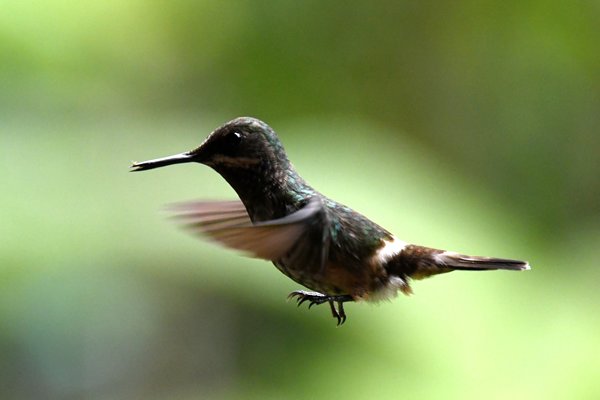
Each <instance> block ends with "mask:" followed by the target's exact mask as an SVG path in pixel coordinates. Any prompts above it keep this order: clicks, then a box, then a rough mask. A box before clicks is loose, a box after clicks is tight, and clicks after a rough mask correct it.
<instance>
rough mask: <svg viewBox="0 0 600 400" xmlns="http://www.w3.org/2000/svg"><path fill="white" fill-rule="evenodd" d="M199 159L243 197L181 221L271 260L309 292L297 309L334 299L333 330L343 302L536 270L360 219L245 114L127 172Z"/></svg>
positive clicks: (197, 208)
mask: <svg viewBox="0 0 600 400" xmlns="http://www.w3.org/2000/svg"><path fill="white" fill-rule="evenodd" d="M192 162H193V163H200V164H204V165H207V166H209V167H211V168H212V169H214V170H215V171H216V172H218V173H219V174H220V175H221V176H222V177H223V178H224V179H225V180H226V181H227V182H228V183H229V185H231V187H232V188H233V189H234V190H235V192H236V193H237V195H238V197H239V200H225V201H198V202H191V203H184V204H181V205H179V206H177V207H176V209H177V211H178V215H177V217H178V218H180V219H181V221H183V223H184V225H185V226H186V227H188V228H190V229H191V230H192V232H194V233H196V234H199V235H201V236H203V237H205V238H207V239H209V240H211V241H213V242H216V243H218V244H220V245H222V246H225V247H228V248H231V249H235V250H238V251H240V252H242V253H245V254H246V255H249V256H251V257H255V258H259V259H264V260H267V261H271V262H272V263H273V264H274V265H275V267H277V269H279V271H281V272H282V273H284V274H285V275H286V276H288V277H289V278H291V279H292V280H294V281H295V282H297V283H299V284H300V285H302V286H304V287H306V288H308V289H310V291H308V290H296V291H293V292H292V293H290V294H289V296H288V298H294V299H295V300H296V301H297V303H298V306H300V305H301V304H302V303H304V302H308V305H309V306H308V308H311V307H312V306H313V305H319V304H324V303H328V304H329V307H330V309H331V314H332V316H333V317H334V318H335V319H336V320H337V325H338V326H339V325H341V324H343V323H344V322H345V321H346V313H345V311H344V303H346V302H357V301H369V302H377V301H380V300H384V299H391V298H393V297H395V296H396V295H397V294H398V292H401V293H403V294H405V295H410V294H411V293H412V289H411V286H410V283H411V281H412V280H419V279H423V278H427V277H430V276H433V275H437V274H442V273H447V272H451V271H455V270H461V271H487V270H513V271H521V270H528V269H530V266H529V263H528V262H526V261H520V260H512V259H507V258H493V257H479V256H469V255H464V254H459V253H456V252H452V251H446V250H439V249H435V248H430V247H425V246H419V245H416V244H411V243H407V242H405V241H403V240H401V239H399V238H397V237H396V236H394V235H393V234H392V233H390V232H389V231H387V230H386V229H384V228H382V227H381V226H380V225H378V224H376V223H375V222H373V221H371V220H370V219H368V218H367V217H365V216H364V215H362V214H360V213H358V212H356V211H354V210H352V209H351V208H349V207H347V206H345V205H343V204H341V203H338V202H337V201H334V200H332V199H330V198H328V197H326V196H324V195H323V194H321V193H320V192H318V191H317V190H315V189H314V188H313V187H312V186H310V185H309V184H308V183H307V182H306V181H305V180H304V179H303V178H302V177H301V176H300V175H299V174H298V172H297V171H296V169H295V168H294V166H293V165H292V163H291V162H290V160H289V159H288V157H287V155H286V152H285V150H284V147H283V145H282V143H281V141H280V140H279V138H278V136H277V134H276V133H275V131H274V130H273V129H272V128H271V127H270V126H269V125H267V124H266V123H265V122H263V121H260V120H258V119H256V118H252V117H240V118H236V119H234V120H231V121H229V122H227V123H225V124H224V125H222V126H220V127H218V128H217V129H215V130H214V131H213V132H212V133H211V134H210V135H209V136H208V137H207V138H206V139H205V140H204V141H203V142H202V144H200V146H198V147H197V148H195V149H193V150H190V151H187V152H185V153H181V154H176V155H173V156H169V157H164V158H158V159H154V160H149V161H144V162H134V163H133V164H132V165H131V171H145V170H149V169H154V168H159V167H164V166H167V165H172V164H182V163H192Z"/></svg>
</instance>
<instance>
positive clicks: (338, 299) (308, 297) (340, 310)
mask: <svg viewBox="0 0 600 400" xmlns="http://www.w3.org/2000/svg"><path fill="white" fill-rule="evenodd" d="M293 298H295V299H296V302H297V303H298V307H299V306H300V304H302V303H304V302H306V301H308V302H309V303H308V309H309V310H310V308H311V307H312V306H314V305H315V304H316V305H319V304H323V303H329V307H330V308H331V314H332V315H333V318H336V319H337V325H338V326H340V325H343V324H344V322H346V313H345V312H344V302H345V301H352V300H353V299H352V297H351V296H348V295H342V296H328V295H325V294H322V293H318V292H307V291H304V290H296V291H294V292H292V293H290V294H289V295H288V299H293ZM335 303H337V308H336V306H335Z"/></svg>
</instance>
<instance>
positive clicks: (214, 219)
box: [172, 197, 322, 261]
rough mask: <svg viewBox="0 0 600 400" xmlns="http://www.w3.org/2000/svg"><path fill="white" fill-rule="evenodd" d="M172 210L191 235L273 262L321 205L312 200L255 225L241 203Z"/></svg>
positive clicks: (209, 203)
mask: <svg viewBox="0 0 600 400" xmlns="http://www.w3.org/2000/svg"><path fill="white" fill-rule="evenodd" d="M172 209H173V210H174V211H176V212H178V214H177V215H176V218H177V219H179V220H182V221H184V227H186V228H188V229H190V230H191V231H192V232H193V233H195V234H199V235H201V236H203V237H207V238H208V239H209V240H212V241H214V242H217V243H219V244H221V245H223V246H226V247H230V248H232V249H235V250H239V251H242V252H244V253H246V254H248V255H250V256H252V257H256V258H262V259H265V260H270V261H274V260H278V259H280V258H281V257H283V256H284V255H285V254H286V253H288V252H289V251H290V250H291V249H292V248H293V246H294V244H295V243H296V241H297V240H298V239H299V238H300V237H301V236H302V235H303V234H304V233H305V231H306V230H307V229H308V227H310V226H311V222H312V219H313V217H314V216H315V215H317V213H318V212H319V211H320V210H321V209H322V205H321V202H320V201H319V199H318V198H316V197H314V198H312V199H311V200H310V201H309V202H308V203H307V204H306V205H305V206H304V207H303V208H301V209H300V210H298V211H296V212H294V213H292V214H290V215H286V216H285V217H283V218H279V219H274V220H270V221H262V222H257V223H252V221H251V220H250V217H249V216H248V213H247V212H246V208H245V207H244V205H243V204H242V202H241V201H205V202H203V201H200V202H193V203H184V204H179V205H176V206H174V207H172Z"/></svg>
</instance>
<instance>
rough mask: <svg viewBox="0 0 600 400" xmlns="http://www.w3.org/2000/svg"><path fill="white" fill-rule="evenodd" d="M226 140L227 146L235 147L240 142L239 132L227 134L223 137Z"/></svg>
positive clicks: (240, 135)
mask: <svg viewBox="0 0 600 400" xmlns="http://www.w3.org/2000/svg"><path fill="white" fill-rule="evenodd" d="M225 139H226V140H227V145H228V146H236V145H237V144H239V143H240V142H241V141H242V134H241V133H239V132H229V133H228V134H227V136H225Z"/></svg>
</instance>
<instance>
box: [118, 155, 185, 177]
mask: <svg viewBox="0 0 600 400" xmlns="http://www.w3.org/2000/svg"><path fill="white" fill-rule="evenodd" d="M195 161H196V157H194V155H193V154H190V153H189V152H188V153H181V154H175V155H174V156H169V157H163V158H157V159H155V160H148V161H143V162H139V163H138V162H134V163H133V164H132V165H131V170H130V172H135V171H145V170H147V169H153V168H160V167H164V166H167V165H172V164H183V163H189V162H195Z"/></svg>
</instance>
